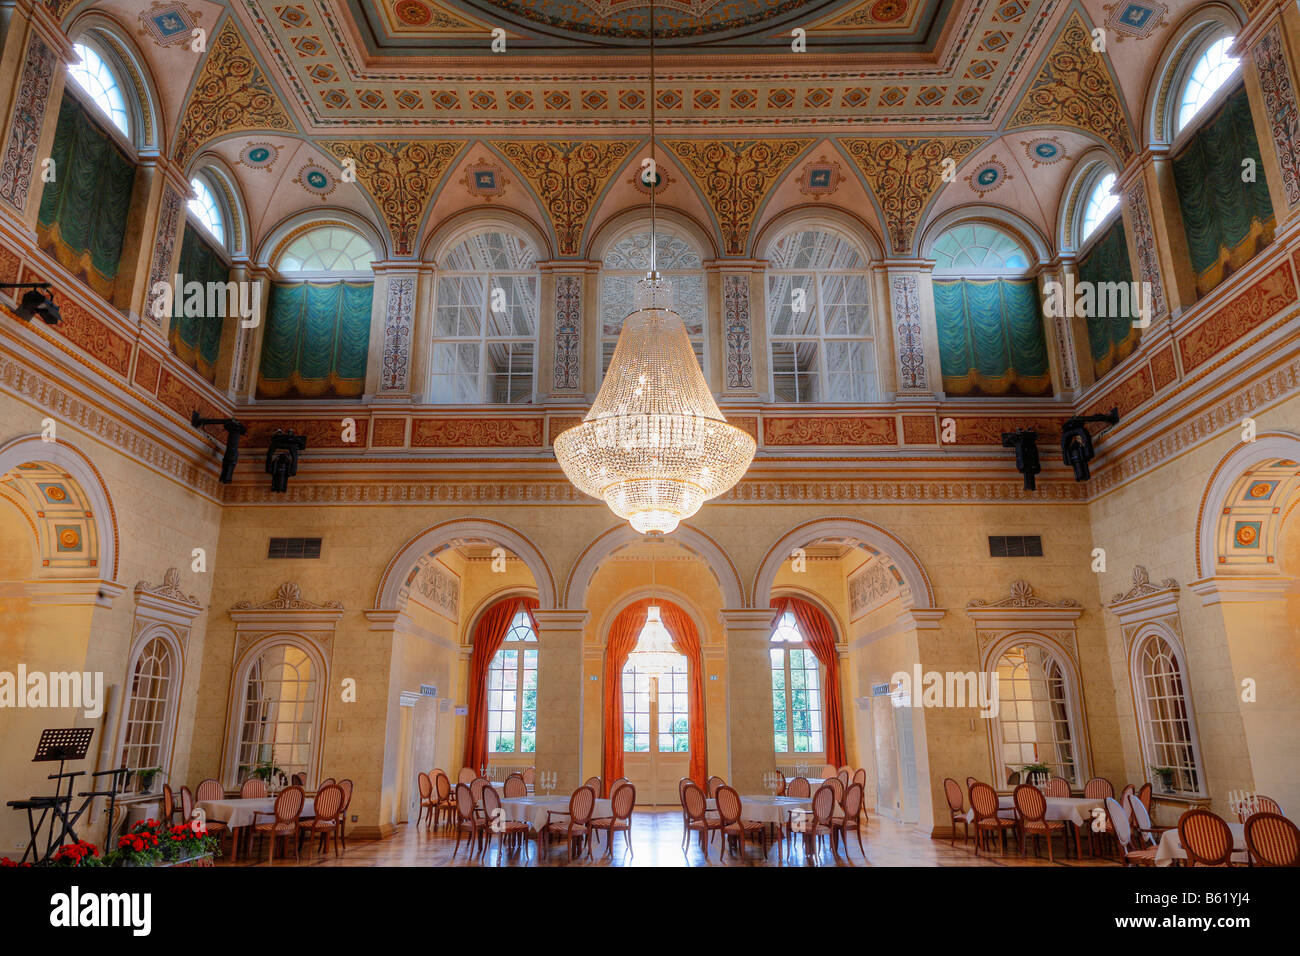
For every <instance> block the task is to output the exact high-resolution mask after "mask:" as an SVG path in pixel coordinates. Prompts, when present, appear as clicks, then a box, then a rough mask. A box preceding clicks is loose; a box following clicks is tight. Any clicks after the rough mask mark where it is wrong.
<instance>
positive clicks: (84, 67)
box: [68, 41, 131, 136]
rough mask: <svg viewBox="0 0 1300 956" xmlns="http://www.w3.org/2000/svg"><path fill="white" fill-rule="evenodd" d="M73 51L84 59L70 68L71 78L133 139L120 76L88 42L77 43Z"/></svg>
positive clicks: (101, 110)
mask: <svg viewBox="0 0 1300 956" xmlns="http://www.w3.org/2000/svg"><path fill="white" fill-rule="evenodd" d="M72 49H73V50H74V51H75V52H76V54H77V55H78V56H79V57H81V62H80V63H76V64H73V65H71V66H69V67H68V76H70V77H71V78H72V80H73V82H75V83H76V84H77V86H79V87H80V88H81V89H82V90H84V91H85V92H86V94H87V95H88V96H89V97H90V99H91V101H92V102H93V103H94V104H95V106H97V107H98V108H99V111H100V112H101V113H103V114H104V116H106V117H108V119H109V121H110V122H111V123H112V124H113V125H114V126H116V127H117V128H118V129H119V130H121V131H122V132H123V133H124V134H125V135H127V136H130V135H131V120H130V116H129V114H128V113H127V109H126V99H125V98H124V97H123V96H122V84H121V83H120V82H118V79H117V74H116V73H115V72H114V71H113V69H112V68H111V67H110V66H109V65H108V61H107V60H106V59H105V58H104V57H103V56H102V55H101V54H100V53H99V51H98V50H96V49H95V48H94V47H93V46H91V45H90V44H88V43H86V42H85V41H82V42H81V43H75V44H73V47H72Z"/></svg>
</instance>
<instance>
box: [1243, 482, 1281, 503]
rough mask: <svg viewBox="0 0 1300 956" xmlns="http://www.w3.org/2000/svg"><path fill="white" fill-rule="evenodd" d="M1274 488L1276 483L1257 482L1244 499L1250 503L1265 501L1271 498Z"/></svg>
mask: <svg viewBox="0 0 1300 956" xmlns="http://www.w3.org/2000/svg"><path fill="white" fill-rule="evenodd" d="M1276 487H1277V482H1276V481H1257V482H1255V483H1253V484H1252V485H1251V486H1250V488H1249V490H1247V492H1246V497H1247V498H1248V499H1249V500H1251V501H1267V500H1268V499H1269V498H1271V497H1272V495H1273V489H1274V488H1276Z"/></svg>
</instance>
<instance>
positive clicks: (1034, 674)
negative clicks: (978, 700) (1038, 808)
mask: <svg viewBox="0 0 1300 956" xmlns="http://www.w3.org/2000/svg"><path fill="white" fill-rule="evenodd" d="M1067 667H1068V665H1067V664H1066V663H1065V662H1064V661H1063V660H1062V659H1061V658H1060V657H1059V656H1058V655H1057V653H1056V652H1054V651H1053V650H1051V649H1050V648H1048V647H1047V646H1045V645H1044V644H1041V643H1038V642H1036V641H1023V642H1019V643H1013V644H1012V645H1011V646H1008V647H1006V648H1004V649H1003V650H1002V651H1001V653H1000V654H999V655H998V658H997V662H996V664H995V665H994V673H995V674H996V676H997V691H998V710H997V717H996V732H995V734H994V739H993V742H994V759H995V766H996V767H997V773H998V782H999V783H1000V784H1002V785H1010V784H1013V783H1025V782H1028V780H1029V778H1030V776H1031V775H1032V774H1033V773H1034V770H1033V768H1034V767H1036V766H1046V767H1047V772H1048V773H1050V774H1051V775H1052V776H1057V777H1063V778H1064V779H1065V780H1066V781H1067V782H1069V783H1070V785H1071V786H1082V785H1083V783H1084V781H1083V779H1082V770H1081V768H1080V759H1079V754H1078V752H1077V748H1078V747H1079V737H1080V735H1079V732H1078V728H1077V726H1076V721H1077V716H1076V714H1075V712H1074V694H1073V689H1072V686H1071V685H1072V682H1073V679H1072V675H1071V673H1070V672H1068V671H1067ZM1040 772H1041V771H1040Z"/></svg>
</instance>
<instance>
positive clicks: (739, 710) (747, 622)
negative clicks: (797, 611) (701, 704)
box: [719, 608, 776, 793]
mask: <svg viewBox="0 0 1300 956" xmlns="http://www.w3.org/2000/svg"><path fill="white" fill-rule="evenodd" d="M773 614H774V612H773V611H772V609H771V608H724V609H723V610H722V611H721V612H720V613H719V617H721V619H722V624H723V627H724V628H726V632H727V757H728V760H729V764H730V765H729V766H728V768H727V774H726V777H727V782H728V783H730V784H731V786H733V787H735V788H736V789H737V790H739V791H740V792H741V793H762V792H763V774H764V773H767V772H768V771H770V770H772V769H773V767H775V766H776V749H775V747H774V746H773V743H772V741H773V727H774V725H773V723H772V662H771V658H770V657H769V656H768V649H769V647H770V641H771V638H772V618H773Z"/></svg>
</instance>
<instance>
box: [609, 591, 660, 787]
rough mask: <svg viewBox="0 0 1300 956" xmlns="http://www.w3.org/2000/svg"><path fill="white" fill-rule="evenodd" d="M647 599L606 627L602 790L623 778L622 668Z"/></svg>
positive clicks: (641, 624) (642, 620) (637, 634)
mask: <svg viewBox="0 0 1300 956" xmlns="http://www.w3.org/2000/svg"><path fill="white" fill-rule="evenodd" d="M649 606H650V601H649V599H646V600H644V601H635V602H633V603H632V604H629V605H628V606H627V607H625V608H623V610H622V611H620V612H619V614H618V617H616V618H614V623H613V624H611V625H610V626H609V640H608V641H607V642H606V643H605V735H604V736H605V752H604V755H603V756H602V757H601V761H600V779H601V780H603V781H604V783H605V786H609V784H610V783H611V782H612V781H614V780H617V779H618V778H619V777H621V776H623V665H625V664H626V663H627V655H628V654H630V653H632V648H634V647H636V639H637V638H638V637H640V636H641V628H643V627H645V619H646V608H648V607H649Z"/></svg>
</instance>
